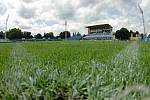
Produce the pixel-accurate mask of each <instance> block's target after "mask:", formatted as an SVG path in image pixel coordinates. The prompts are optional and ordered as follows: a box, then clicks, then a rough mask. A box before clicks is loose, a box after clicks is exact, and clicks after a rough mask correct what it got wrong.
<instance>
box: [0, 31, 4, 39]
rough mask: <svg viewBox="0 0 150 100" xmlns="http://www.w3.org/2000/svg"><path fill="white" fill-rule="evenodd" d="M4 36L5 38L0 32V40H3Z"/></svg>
mask: <svg viewBox="0 0 150 100" xmlns="http://www.w3.org/2000/svg"><path fill="white" fill-rule="evenodd" d="M4 36H5V35H4V33H3V31H1V32H0V39H4Z"/></svg>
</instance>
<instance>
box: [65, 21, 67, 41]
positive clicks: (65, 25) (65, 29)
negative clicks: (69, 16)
mask: <svg viewBox="0 0 150 100" xmlns="http://www.w3.org/2000/svg"><path fill="white" fill-rule="evenodd" d="M65 40H67V20H65Z"/></svg>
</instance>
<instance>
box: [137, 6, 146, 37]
mask: <svg viewBox="0 0 150 100" xmlns="http://www.w3.org/2000/svg"><path fill="white" fill-rule="evenodd" d="M138 7H139V10H140V13H141V15H142V22H143V32H144V35H146V27H145V18H144V12H143V9H142V8H141V6H140V5H139V4H138ZM144 38H145V36H144Z"/></svg>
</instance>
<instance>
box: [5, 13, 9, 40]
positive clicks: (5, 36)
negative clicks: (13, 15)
mask: <svg viewBox="0 0 150 100" xmlns="http://www.w3.org/2000/svg"><path fill="white" fill-rule="evenodd" d="M8 19H9V14H8V16H7V19H6V29H5V39H7V34H6V31H7V24H8Z"/></svg>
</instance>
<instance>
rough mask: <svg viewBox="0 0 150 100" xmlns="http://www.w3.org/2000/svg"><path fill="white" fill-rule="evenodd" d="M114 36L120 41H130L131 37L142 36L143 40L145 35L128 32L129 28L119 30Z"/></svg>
mask: <svg viewBox="0 0 150 100" xmlns="http://www.w3.org/2000/svg"><path fill="white" fill-rule="evenodd" d="M113 35H115V38H116V39H118V40H129V39H130V37H131V35H132V36H133V37H136V36H138V35H139V36H141V38H142V39H143V36H144V35H143V34H140V33H139V32H138V31H136V32H133V31H132V30H130V31H129V30H128V29H127V28H121V29H120V30H117V31H116V32H115V33H114V34H113Z"/></svg>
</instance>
